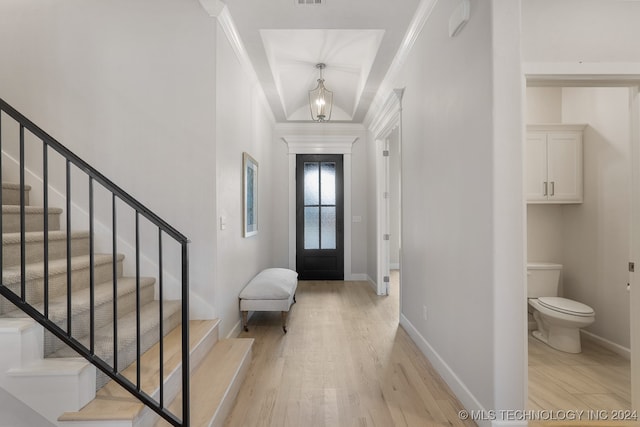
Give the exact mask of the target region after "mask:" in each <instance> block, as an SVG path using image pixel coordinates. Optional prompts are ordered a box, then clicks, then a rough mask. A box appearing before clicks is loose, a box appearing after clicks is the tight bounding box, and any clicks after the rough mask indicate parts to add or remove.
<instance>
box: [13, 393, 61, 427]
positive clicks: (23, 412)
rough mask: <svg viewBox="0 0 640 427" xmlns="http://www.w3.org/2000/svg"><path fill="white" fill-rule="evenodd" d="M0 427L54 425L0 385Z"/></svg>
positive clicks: (44, 426) (48, 426) (49, 426)
mask: <svg viewBox="0 0 640 427" xmlns="http://www.w3.org/2000/svg"><path fill="white" fill-rule="evenodd" d="M0 414H2V417H0V427H54V426H53V424H51V423H50V422H49V421H47V420H46V419H44V418H43V417H42V416H41V415H40V414H38V413H37V412H34V411H33V410H32V409H31V408H29V407H28V406H27V405H25V404H24V403H22V402H21V401H20V400H18V399H16V398H15V397H14V396H13V395H11V394H9V393H7V391H6V390H5V389H3V388H1V387H0Z"/></svg>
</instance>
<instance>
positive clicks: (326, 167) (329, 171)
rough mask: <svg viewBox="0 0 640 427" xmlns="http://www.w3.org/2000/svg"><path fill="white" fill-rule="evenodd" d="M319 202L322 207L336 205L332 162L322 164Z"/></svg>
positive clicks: (334, 172) (334, 174)
mask: <svg viewBox="0 0 640 427" xmlns="http://www.w3.org/2000/svg"><path fill="white" fill-rule="evenodd" d="M320 179H321V184H320V188H321V200H322V204H323V205H335V204H336V164H335V163H334V162H322V171H321V175H320Z"/></svg>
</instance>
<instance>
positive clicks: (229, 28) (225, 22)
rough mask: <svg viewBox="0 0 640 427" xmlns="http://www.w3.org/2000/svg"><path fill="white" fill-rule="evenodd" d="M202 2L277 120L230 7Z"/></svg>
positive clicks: (215, 1) (208, 0)
mask: <svg viewBox="0 0 640 427" xmlns="http://www.w3.org/2000/svg"><path fill="white" fill-rule="evenodd" d="M199 1H200V4H201V5H202V7H203V8H204V10H205V11H206V12H207V13H208V14H209V16H211V17H212V18H215V19H216V20H217V21H218V24H219V25H220V28H222V31H223V32H224V35H225V36H226V37H227V40H228V41H229V44H230V45H231V49H233V52H234V53H235V54H236V58H238V62H240V67H241V68H242V69H243V71H244V73H245V75H246V76H247V78H248V79H249V84H250V85H251V86H253V87H254V88H255V91H256V94H257V97H258V100H259V101H260V103H261V104H262V106H263V107H264V109H265V110H266V111H267V112H268V115H269V118H270V119H271V122H272V123H275V122H276V118H275V115H274V114H273V111H272V110H271V106H270V105H269V102H268V101H267V97H266V95H265V93H264V90H263V89H262V85H261V84H260V80H258V75H257V74H256V70H255V69H254V68H253V64H252V62H251V59H250V58H249V54H248V53H247V49H246V48H245V47H244V43H243V42H242V39H241V38H240V34H239V33H238V29H237V27H236V24H235V23H234V22H233V18H232V16H231V13H230V12H229V8H228V7H227V5H226V4H224V3H223V2H222V1H220V0H199Z"/></svg>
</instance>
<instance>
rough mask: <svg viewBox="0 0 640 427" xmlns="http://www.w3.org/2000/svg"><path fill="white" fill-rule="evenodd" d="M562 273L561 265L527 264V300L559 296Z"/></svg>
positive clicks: (545, 263) (548, 263)
mask: <svg viewBox="0 0 640 427" xmlns="http://www.w3.org/2000/svg"><path fill="white" fill-rule="evenodd" d="M561 272H562V265H561V264H553V263H551V262H530V263H527V298H539V297H555V296H558V290H559V287H560V273H561Z"/></svg>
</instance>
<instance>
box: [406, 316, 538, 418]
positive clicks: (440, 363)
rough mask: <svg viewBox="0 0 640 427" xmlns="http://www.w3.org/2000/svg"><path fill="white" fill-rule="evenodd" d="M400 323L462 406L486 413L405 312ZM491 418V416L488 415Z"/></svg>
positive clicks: (469, 409)
mask: <svg viewBox="0 0 640 427" xmlns="http://www.w3.org/2000/svg"><path fill="white" fill-rule="evenodd" d="M400 325H402V327H403V328H404V330H405V331H407V333H408V334H409V336H410V337H411V339H412V340H413V341H414V342H415V343H416V345H417V346H418V348H419V349H420V351H421V352H422V353H423V354H424V355H425V357H426V358H427V359H429V362H431V364H432V365H433V367H434V368H435V370H436V371H437V372H438V374H440V376H441V377H442V379H443V380H444V381H445V382H446V383H447V385H448V386H449V388H451V391H453V394H454V395H455V396H456V397H457V398H458V400H460V402H461V403H462V406H464V408H465V409H466V410H467V411H468V412H469V413H475V414H481V413H485V414H488V413H489V411H488V410H486V409H485V408H484V407H483V406H482V405H481V404H480V402H479V401H478V399H476V397H475V396H474V395H473V393H471V391H470V390H469V389H468V388H467V386H466V385H465V384H464V383H463V382H462V380H461V379H460V378H459V377H458V376H457V375H456V373H455V372H454V371H453V370H452V369H451V367H450V366H449V365H448V364H447V362H445V360H444V359H442V357H440V355H439V354H438V353H437V352H436V351H435V349H434V348H433V347H432V346H431V344H429V342H428V341H427V340H426V339H425V338H424V337H423V336H422V334H421V333H420V332H418V330H417V329H416V328H415V327H414V326H413V324H412V323H411V322H410V321H409V319H407V318H406V317H405V315H404V314H400ZM487 418H489V417H487ZM476 423H477V424H478V426H480V427H526V425H527V421H515V420H514V421H512V420H497V419H496V420H491V419H486V420H484V419H478V420H476Z"/></svg>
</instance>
